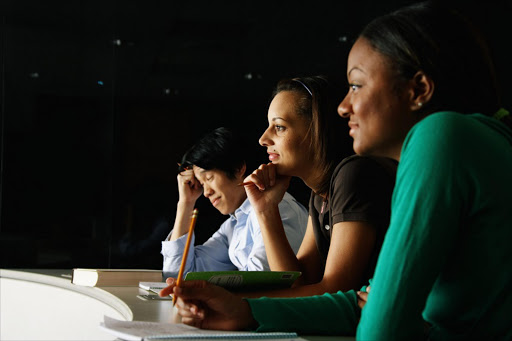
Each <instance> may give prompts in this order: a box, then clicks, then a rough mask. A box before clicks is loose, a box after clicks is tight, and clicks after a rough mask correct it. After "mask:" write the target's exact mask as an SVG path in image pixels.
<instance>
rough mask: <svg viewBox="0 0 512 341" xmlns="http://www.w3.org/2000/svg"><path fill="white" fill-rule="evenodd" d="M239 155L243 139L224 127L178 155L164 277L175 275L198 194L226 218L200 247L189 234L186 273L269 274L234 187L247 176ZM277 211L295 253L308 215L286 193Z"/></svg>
mask: <svg viewBox="0 0 512 341" xmlns="http://www.w3.org/2000/svg"><path fill="white" fill-rule="evenodd" d="M244 151H245V148H244V143H243V141H242V139H240V138H239V137H237V136H236V135H235V134H234V133H233V132H231V131H229V130H228V129H226V128H218V129H216V130H214V131H212V132H211V133H209V134H207V135H206V136H204V137H203V138H202V139H201V140H200V141H198V142H197V143H196V144H195V145H194V146H193V147H192V148H190V149H189V150H188V151H187V152H186V153H185V155H184V156H183V160H182V162H181V166H180V168H179V174H178V178H177V180H178V191H179V201H178V205H177V210H176V219H175V222H174V228H173V230H172V231H171V232H170V233H169V236H168V237H167V238H166V239H165V240H164V241H163V242H162V251H161V253H162V255H163V257H164V264H163V271H164V275H165V276H166V277H177V274H178V272H179V268H180V265H181V259H182V256H183V250H184V248H185V242H186V240H187V234H188V227H189V222H190V217H191V215H192V211H193V209H194V206H195V203H196V200H197V199H198V198H199V197H200V196H201V194H203V195H204V196H205V197H206V198H207V199H209V200H210V202H211V203H212V205H213V206H214V207H215V208H216V209H217V210H218V211H219V212H221V213H222V214H225V215H229V216H230V217H229V218H228V219H227V220H226V221H225V222H224V223H223V224H222V225H221V226H220V228H219V230H217V231H216V232H215V233H214V234H213V235H212V237H211V238H210V239H208V240H207V241H206V242H205V243H204V244H203V245H197V246H195V243H194V236H192V238H193V239H192V242H191V247H190V251H189V255H188V257H187V264H186V267H185V273H187V272H191V271H221V270H241V271H245V270H247V271H259V270H270V268H269V264H268V261H267V255H266V252H265V245H264V242H263V237H262V234H261V230H260V227H259V224H258V220H257V218H256V215H255V214H254V212H253V208H252V206H251V203H250V202H249V200H247V195H246V193H245V189H244V187H243V186H239V183H241V182H242V180H243V179H244V177H245V176H246V168H247V165H246V160H245V159H244V155H245V154H246V153H245V152H244ZM279 213H280V215H281V217H282V219H283V225H284V230H285V233H286V237H287V239H288V242H289V243H290V245H291V247H292V249H293V250H294V252H295V253H296V252H297V251H298V249H299V247H300V245H301V242H302V239H303V237H304V233H305V231H306V224H307V218H308V212H307V211H306V209H305V208H304V206H302V205H301V204H300V203H299V202H298V201H297V200H295V199H294V198H293V197H292V196H291V195H290V194H288V193H286V195H285V196H284V197H283V200H282V201H281V202H280V204H279ZM198 224H201V222H199V223H198ZM198 227H199V228H200V225H198Z"/></svg>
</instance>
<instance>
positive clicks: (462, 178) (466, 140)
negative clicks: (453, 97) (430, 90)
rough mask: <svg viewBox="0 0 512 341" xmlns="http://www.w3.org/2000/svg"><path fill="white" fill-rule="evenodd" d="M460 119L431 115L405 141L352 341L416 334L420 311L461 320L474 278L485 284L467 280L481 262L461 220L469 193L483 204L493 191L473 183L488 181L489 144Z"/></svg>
mask: <svg viewBox="0 0 512 341" xmlns="http://www.w3.org/2000/svg"><path fill="white" fill-rule="evenodd" d="M462 116H463V115H461V114H457V113H448V112H444V113H438V114H432V115H431V116H429V117H427V118H425V119H424V120H423V121H421V122H420V123H418V124H417V125H416V126H414V127H413V129H411V131H410V132H409V134H408V136H407V138H406V140H405V141H404V145H403V148H402V155H401V159H400V164H399V166H398V172H397V182H396V186H395V190H394V193H393V199H392V214H391V221H390V227H389V229H388V232H387V235H386V237H385V240H384V243H383V246H382V250H381V253H380V255H379V259H378V262H377V267H376V270H375V275H374V277H373V283H372V287H371V291H370V294H369V297H368V302H367V304H366V306H365V307H364V309H363V311H362V315H361V321H360V324H359V326H358V330H357V339H358V340H418V339H421V338H422V334H423V332H424V331H423V326H424V323H423V316H425V315H422V314H424V313H425V311H427V312H428V314H427V315H428V316H431V317H433V318H435V319H437V320H438V321H439V320H443V321H446V325H449V324H450V323H451V324H452V325H455V322H454V320H456V319H458V318H460V319H461V320H463V319H465V318H468V315H467V312H466V311H465V310H467V308H468V306H467V304H466V302H467V301H468V297H472V296H474V293H475V292H477V291H478V290H481V289H478V288H477V287H478V286H479V285H480V283H478V285H476V284H473V283H476V282H477V281H480V280H481V283H482V286H483V285H485V284H484V282H485V281H487V282H489V281H488V280H486V279H485V278H484V279H480V278H475V277H474V271H475V270H476V269H477V268H479V267H478V265H477V264H480V263H481V262H482V261H481V260H479V259H478V258H479V257H480V258H482V257H481V253H480V252H478V245H479V243H480V241H479V239H478V237H476V238H467V237H464V236H465V235H466V234H467V233H470V232H469V231H470V228H468V224H467V223H468V217H470V216H471V214H472V213H471V212H473V211H475V210H476V208H475V207H474V206H472V205H473V204H472V202H474V200H472V199H471V198H474V197H475V196H478V195H482V197H483V198H484V200H487V201H488V199H486V198H489V197H491V196H490V195H492V194H486V193H479V192H481V191H480V190H481V189H482V186H480V187H479V185H478V184H476V185H475V183H478V182H479V181H480V182H481V179H482V178H484V179H486V178H489V177H482V174H485V173H484V171H485V167H486V164H489V159H490V158H487V155H486V154H489V151H490V150H491V149H486V148H484V147H482V146H481V145H479V143H480V144H481V141H478V139H476V138H475V136H477V135H478V134H479V133H480V131H481V129H480V128H479V127H478V124H477V123H475V122H476V121H475V120H469V119H467V118H462ZM490 139H491V137H486V139H483V140H490ZM494 149H496V148H494ZM480 150H482V152H480ZM477 151H478V152H477ZM486 181H489V182H490V181H492V178H490V179H488V180H486ZM472 220H473V221H474V220H475V218H473V219H472ZM473 221H472V222H471V223H472V224H474V222H473ZM482 224H485V219H483V220H482ZM482 226H483V225H482ZM483 230H485V229H483ZM480 238H482V234H481V236H480ZM473 250H474V251H473ZM480 250H481V249H480ZM490 250H491V249H489V251H490ZM483 267H484V266H482V268H483ZM487 267H489V265H487ZM472 273H473V277H468V276H471V274H472ZM482 277H485V276H482ZM468 278H471V281H468ZM468 283H470V284H468ZM468 285H471V286H472V287H468ZM425 307H427V309H426V310H425V311H424V309H425ZM457 309H458V310H457ZM429 322H430V321H429ZM461 325H462V326H463V327H462V329H463V330H467V329H468V328H467V325H466V326H464V325H463V322H462V323H461ZM455 328H456V327H455ZM445 335H446V334H445Z"/></svg>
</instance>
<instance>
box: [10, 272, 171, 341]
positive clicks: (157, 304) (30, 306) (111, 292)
mask: <svg viewBox="0 0 512 341" xmlns="http://www.w3.org/2000/svg"><path fill="white" fill-rule="evenodd" d="M139 294H148V292H147V291H146V290H143V289H139V288H138V287H135V286H134V287H101V288H99V287H84V286H78V285H74V284H71V270H46V269H37V270H32V269H31V270H7V269H0V339H1V340H109V339H110V340H113V339H115V338H114V337H112V336H111V335H109V334H107V333H105V332H104V331H102V330H101V329H100V328H99V324H100V322H102V321H103V317H104V315H107V316H110V317H113V318H116V319H120V320H127V321H131V320H140V321H155V322H172V316H173V308H172V303H171V301H144V300H141V299H140V298H138V297H137V295H139Z"/></svg>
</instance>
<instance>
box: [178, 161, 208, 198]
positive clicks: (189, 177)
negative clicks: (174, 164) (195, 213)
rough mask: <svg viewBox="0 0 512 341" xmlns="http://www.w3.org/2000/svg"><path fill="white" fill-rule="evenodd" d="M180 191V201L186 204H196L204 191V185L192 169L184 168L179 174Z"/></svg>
mask: <svg viewBox="0 0 512 341" xmlns="http://www.w3.org/2000/svg"><path fill="white" fill-rule="evenodd" d="M177 179H178V193H179V195H180V197H179V201H180V202H182V203H184V204H192V205H193V204H195V202H196V201H197V199H198V198H199V197H200V196H201V194H202V193H203V186H201V183H199V180H197V178H196V177H195V176H194V171H193V170H192V169H187V170H184V171H183V172H181V173H179V174H178V178H177Z"/></svg>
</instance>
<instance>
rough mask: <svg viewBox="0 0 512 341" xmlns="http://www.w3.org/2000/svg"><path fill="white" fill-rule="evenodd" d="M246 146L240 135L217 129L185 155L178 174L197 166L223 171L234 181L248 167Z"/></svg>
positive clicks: (224, 129)
mask: <svg viewBox="0 0 512 341" xmlns="http://www.w3.org/2000/svg"><path fill="white" fill-rule="evenodd" d="M246 146H247V142H246V141H245V140H244V139H243V138H242V137H241V136H240V135H238V134H235V133H234V132H233V131H231V130H229V129H228V128H225V127H220V128H217V129H215V130H213V131H212V132H210V133H208V134H206V135H205V136H203V137H202V138H201V139H200V140H199V141H197V142H196V143H195V144H194V145H193V146H192V147H191V148H190V149H189V150H188V151H187V152H186V153H185V154H184V155H183V158H182V159H181V164H180V166H179V167H178V172H182V171H183V170H185V168H187V167H189V168H190V167H192V166H197V167H200V168H203V169H205V170H212V169H218V170H221V171H223V172H224V173H226V175H227V176H228V177H229V178H231V179H233V178H235V175H236V173H237V172H238V171H239V170H240V169H241V168H242V167H243V166H244V165H247V160H246V157H245V155H247V148H246ZM246 171H247V170H246Z"/></svg>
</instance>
